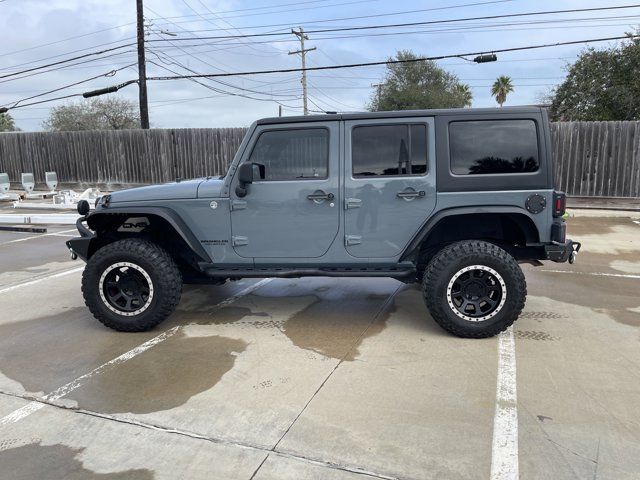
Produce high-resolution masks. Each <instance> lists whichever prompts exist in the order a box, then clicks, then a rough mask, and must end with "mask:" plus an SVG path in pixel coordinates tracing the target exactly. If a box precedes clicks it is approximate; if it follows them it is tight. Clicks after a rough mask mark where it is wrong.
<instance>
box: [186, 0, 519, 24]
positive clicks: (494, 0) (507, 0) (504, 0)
mask: <svg viewBox="0 0 640 480" xmlns="http://www.w3.org/2000/svg"><path fill="white" fill-rule="evenodd" d="M371 1H378V0H360V1H358V2H343V3H335V4H331V5H323V6H322V7H307V8H297V9H296V8H293V9H287V10H278V11H272V12H268V13H269V14H273V13H289V12H294V11H300V10H311V9H316V8H329V7H338V6H343V5H350V4H353V3H369V2H371ZM513 1H516V0H490V1H484V2H474V3H463V4H458V5H447V6H445V7H432V8H422V9H418V10H405V11H401V12H387V13H378V14H371V15H360V16H354V17H342V18H336V19H329V20H315V21H314V22H315V23H320V22H336V21H341V20H356V19H362V18H376V17H390V16H398V15H409V14H413V13H423V12H433V11H439V10H452V9H456V8H464V7H476V6H481V5H491V4H496V3H510V2H513ZM255 15H265V13H255V14H246V15H233V16H227V17H225V18H239V17H251V16H255ZM194 21H198V20H190V21H184V22H176V23H194ZM292 23H293V24H300V23H301V24H305V25H306V24H308V23H310V22H309V21H307V22H300V21H291V22H290V23H288V24H287V25H291V24H292ZM243 28H244V27H243Z"/></svg>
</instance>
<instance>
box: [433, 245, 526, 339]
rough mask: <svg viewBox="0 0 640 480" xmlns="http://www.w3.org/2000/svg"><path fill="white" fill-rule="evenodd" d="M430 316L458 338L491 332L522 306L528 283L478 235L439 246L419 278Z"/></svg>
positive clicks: (510, 259)
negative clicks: (477, 236)
mask: <svg viewBox="0 0 640 480" xmlns="http://www.w3.org/2000/svg"><path fill="white" fill-rule="evenodd" d="M422 292H423V295H424V299H425V303H426V304H427V308H428V309H429V311H430V313H431V315H432V316H433V318H434V320H435V321H436V322H437V323H438V324H439V325H440V326H441V327H442V328H444V329H445V330H447V331H448V332H450V333H453V334H454V335H457V336H459V337H465V338H484V337H491V336H493V335H496V334H498V333H500V332H501V331H503V330H505V329H506V328H508V327H509V326H510V325H511V324H513V322H514V321H515V320H516V319H517V318H518V316H519V315H520V312H521V311H522V309H523V308H524V303H525V299H526V296H527V284H526V281H525V278H524V274H523V273H522V270H521V269H520V266H519V265H518V263H517V262H516V261H515V259H514V258H513V257H512V256H511V255H509V254H508V253H507V252H506V251H504V250H503V249H502V248H500V247H498V246H497V245H494V244H492V243H488V242H483V241H479V240H468V241H462V242H457V243H454V244H451V245H449V246H447V247H445V248H443V249H442V250H441V251H440V252H438V253H437V254H436V255H435V256H434V257H433V258H432V259H431V261H430V262H429V264H428V265H427V268H426V270H425V272H424V278H423V280H422Z"/></svg>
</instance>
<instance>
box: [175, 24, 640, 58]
mask: <svg viewBox="0 0 640 480" xmlns="http://www.w3.org/2000/svg"><path fill="white" fill-rule="evenodd" d="M604 18H614V17H604ZM615 18H618V17H615ZM621 18H622V17H621ZM624 18H627V19H629V18H640V15H637V16H634V17H624ZM583 20H586V19H583ZM589 20H590V21H595V19H589ZM563 22H564V20H563ZM541 23H542V24H546V23H557V22H555V21H537V22H536V21H533V22H526V23H498V24H492V25H470V26H460V27H452V28H441V29H437V30H435V29H428V30H413V31H408V32H407V31H402V32H388V33H365V34H353V35H347V34H345V35H333V36H324V37H318V36H316V37H314V40H316V41H319V40H336V39H345V38H347V39H353V38H365V37H383V36H395V35H433V34H440V33H455V32H465V33H474V32H495V31H499V32H505V31H511V32H515V31H526V30H532V29H535V30H549V29H559V28H561V29H570V28H591V29H593V28H602V27H609V26H620V25H628V22H624V23H609V24H604V23H599V24H597V25H564V26H556V27H531V28H505V27H510V26H518V25H538V24H541ZM488 27H500V28H499V29H496V28H488ZM218 38H220V37H218ZM183 40H198V39H197V38H189V39H183ZM293 41H295V40H291V39H278V40H265V41H256V42H253V43H254V44H260V43H262V44H273V43H290V42H293ZM210 45H211V44H210V43H195V44H189V45H184V44H182V47H184V48H188V47H189V48H196V47H205V46H210ZM218 45H220V48H216V49H213V50H207V52H217V51H222V50H224V51H227V50H230V48H234V46H241V45H243V44H241V43H229V42H225V43H218ZM173 47H174V48H178V47H177V46H176V45H173ZM165 48H169V47H165Z"/></svg>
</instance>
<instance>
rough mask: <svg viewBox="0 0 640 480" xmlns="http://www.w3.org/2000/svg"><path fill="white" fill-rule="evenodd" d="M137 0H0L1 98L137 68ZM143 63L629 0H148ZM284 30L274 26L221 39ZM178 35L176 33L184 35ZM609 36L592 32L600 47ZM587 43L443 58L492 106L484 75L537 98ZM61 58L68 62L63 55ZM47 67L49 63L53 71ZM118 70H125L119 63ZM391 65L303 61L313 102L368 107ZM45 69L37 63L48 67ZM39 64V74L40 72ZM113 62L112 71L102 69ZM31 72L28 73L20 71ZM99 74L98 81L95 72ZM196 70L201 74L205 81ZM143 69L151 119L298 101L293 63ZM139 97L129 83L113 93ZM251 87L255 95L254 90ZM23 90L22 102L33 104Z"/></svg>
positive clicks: (570, 18) (322, 51) (451, 47)
mask: <svg viewBox="0 0 640 480" xmlns="http://www.w3.org/2000/svg"><path fill="white" fill-rule="evenodd" d="M135 3H136V2H135V0H108V1H105V0H0V32H1V33H0V105H8V104H14V103H15V102H16V101H17V100H20V99H24V98H26V97H30V96H33V95H38V94H41V93H44V92H48V91H50V90H54V89H57V88H59V87H63V86H66V85H69V84H72V83H76V82H83V83H81V84H79V85H76V86H74V87H70V88H66V89H63V90H60V91H58V92H55V93H51V94H50V95H47V96H43V97H38V98H37V99H33V100H31V101H36V100H41V99H47V98H53V97H57V96H61V95H68V94H76V93H82V92H84V91H87V90H93V89H97V88H103V87H108V86H111V85H115V84H119V83H122V82H125V81H127V80H132V79H136V78H137V67H136V65H135V64H136V61H137V54H136V49H135V43H134V42H135V36H136V25H135V19H136V9H135ZM144 4H145V19H146V32H147V35H146V38H147V40H148V41H149V42H148V43H147V75H148V76H149V77H151V76H166V75H174V74H176V73H177V74H179V75H182V74H188V73H190V72H195V73H200V74H202V73H207V74H208V73H223V72H247V71H252V70H264V69H286V68H299V67H300V56H299V55H289V54H288V52H289V51H292V50H298V49H299V47H300V44H299V41H298V39H297V37H296V36H294V35H293V34H291V33H290V32H291V29H292V28H298V27H299V26H302V27H303V28H304V29H305V30H306V31H308V32H313V31H314V30H315V31H317V30H323V29H329V28H349V27H358V26H372V25H388V24H398V23H407V22H428V21H434V20H440V21H441V20H452V19H461V18H468V17H478V16H490V15H506V14H513V13H522V12H539V11H545V10H564V9H576V8H593V7H605V6H607V7H608V6H616V5H632V4H633V3H631V2H628V1H626V2H625V1H615V0H554V1H553V2H551V1H533V0H498V1H490V0H451V1H445V0H433V1H426V0H422V1H418V0H395V1H389V0H299V1H294V0H272V1H269V0H255V1H250V0H223V1H217V0H145V2H144ZM638 5H639V6H638V7H636V8H629V9H620V10H609V11H596V12H574V13H561V14H554V15H540V16H532V17H520V18H503V19H494V20H490V19H484V20H473V21H463V22H455V23H452V22H449V23H438V24H431V25H420V26H410V27H394V28H384V29H377V30H356V31H354V30H351V31H342V32H316V33H309V34H308V36H309V40H307V42H306V48H313V47H315V48H316V50H313V51H311V52H309V53H308V54H307V66H310V67H314V66H323V65H337V64H346V63H362V62H375V61H383V60H385V59H387V58H388V57H390V56H393V55H394V54H395V53H396V52H397V51H398V50H403V49H407V50H412V51H413V52H414V53H416V54H418V55H421V56H438V55H458V54H465V53H473V52H491V51H492V50H495V49H502V48H510V47H520V46H529V45H537V44H547V43H556V42H566V41H572V40H584V39H593V38H601V37H612V36H619V35H624V33H625V32H629V31H631V30H633V29H634V28H635V26H636V25H639V24H640V4H638ZM258 33H281V34H282V35H276V36H266V37H264V36H263V37H244V38H223V39H220V38H217V39H204V40H203V39H201V40H191V41H189V40H188V39H189V38H195V37H203V36H209V37H211V36H214V37H225V36H226V37H229V36H236V37H237V36H240V35H245V34H258ZM180 39H182V40H180ZM614 44H615V42H605V43H594V44H592V45H593V46H595V47H605V46H611V45H614ZM122 45H124V47H122V48H118V49H116V50H113V51H110V52H106V53H102V54H100V55H93V56H89V57H85V58H82V59H79V60H77V61H75V62H68V63H63V64H61V65H59V66H56V67H50V68H49V69H45V70H44V71H43V70H34V71H33V72H28V73H25V74H21V75H16V76H11V77H6V78H1V77H2V76H4V75H8V74H11V73H15V72H19V71H23V70H27V69H30V68H33V67H37V66H41V65H44V64H48V63H52V62H57V61H60V60H65V59H68V58H71V57H75V56H80V55H84V54H87V53H93V52H98V51H101V50H104V49H109V48H114V47H120V46H122ZM585 47H586V45H569V46H559V47H553V48H544V49H538V50H527V51H516V52H509V53H498V61H497V62H494V63H487V64H475V63H473V62H469V61H466V60H464V59H461V58H453V59H445V60H441V61H438V64H439V65H440V66H441V67H442V68H444V69H446V70H447V71H449V72H451V73H454V74H455V75H457V76H458V77H459V78H460V80H461V81H462V82H464V83H467V84H468V85H470V86H471V89H472V92H473V107H493V106H496V102H495V99H493V98H492V97H491V95H490V86H491V84H492V83H493V81H494V80H495V79H496V77H498V76H499V75H508V76H510V77H511V78H512V81H513V84H514V87H515V91H514V92H513V93H512V94H510V95H509V97H508V99H507V102H506V104H505V105H527V104H535V103H539V102H540V100H541V98H543V96H544V95H545V94H546V93H548V92H549V91H550V90H551V89H552V88H553V86H554V85H557V84H559V83H561V82H562V80H563V78H564V76H565V75H566V68H567V65H569V64H570V63H571V62H572V61H574V60H575V58H576V57H577V55H578V54H579V53H580V51H581V50H582V49H584V48H585ZM60 67H65V68H60ZM46 70H50V71H46ZM113 70H117V71H116V72H115V74H113V73H112V72H113ZM384 71H385V67H384V66H375V67H360V68H353V69H341V70H326V71H319V72H309V74H308V83H309V99H310V104H309V108H310V109H311V110H312V111H318V112H320V111H359V110H364V109H366V106H367V103H368V101H369V100H370V98H371V95H372V93H373V91H374V88H375V87H374V86H373V85H375V84H376V83H379V82H380V81H382V79H383V78H384ZM42 72H43V73H42ZM33 73H38V74H37V75H33ZM105 74H110V75H111V76H104V75H105ZM25 75H29V76H25ZM93 77H98V78H94V79H93V80H89V81H86V82H84V81H85V80H88V79H90V78H93ZM198 82H199V83H198ZM198 82H194V81H189V80H184V79H182V80H170V81H158V80H157V81H150V82H148V92H149V107H150V120H151V125H152V127H157V128H183V127H185V128H186V127H245V126H248V125H250V124H251V122H253V121H254V120H256V119H258V118H262V117H269V116H276V115H277V114H278V108H279V105H282V108H283V114H284V115H296V114H301V113H302V87H301V84H300V74H299V73H278V74H270V75H245V76H235V77H227V78H218V79H204V80H199V81H198ZM111 95H116V96H118V97H121V98H126V99H129V100H132V101H136V102H137V97H138V87H137V85H135V84H133V85H130V86H128V87H126V88H123V89H122V90H120V91H119V92H118V93H115V94H111ZM247 97H250V98H247ZM74 100H75V101H77V99H67V100H58V101H55V102H50V103H44V104H40V105H34V106H29V107H24V108H18V109H14V110H11V115H12V116H13V118H14V119H15V121H16V124H17V126H18V127H19V128H21V129H22V130H25V131H37V130H42V129H43V127H42V122H43V120H45V119H46V118H47V116H48V114H49V110H50V108H51V107H52V106H55V105H60V104H64V103H65V102H69V101H74ZM28 102H29V101H28V100H27V101H24V102H23V103H28Z"/></svg>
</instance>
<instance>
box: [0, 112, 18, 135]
mask: <svg viewBox="0 0 640 480" xmlns="http://www.w3.org/2000/svg"><path fill="white" fill-rule="evenodd" d="M19 131H20V129H19V128H18V127H16V124H15V122H14V121H13V118H12V117H11V115H9V114H8V113H0V132H19Z"/></svg>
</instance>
